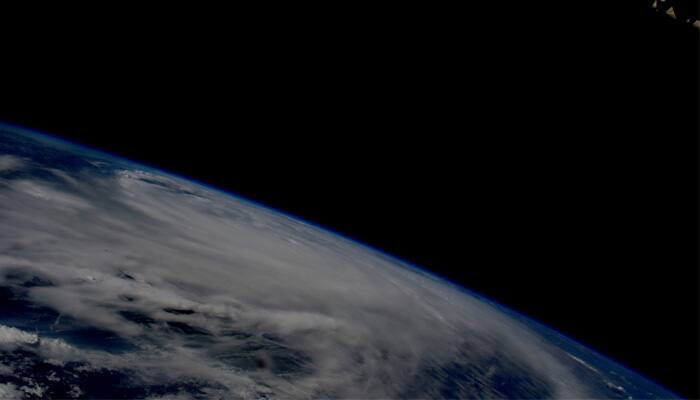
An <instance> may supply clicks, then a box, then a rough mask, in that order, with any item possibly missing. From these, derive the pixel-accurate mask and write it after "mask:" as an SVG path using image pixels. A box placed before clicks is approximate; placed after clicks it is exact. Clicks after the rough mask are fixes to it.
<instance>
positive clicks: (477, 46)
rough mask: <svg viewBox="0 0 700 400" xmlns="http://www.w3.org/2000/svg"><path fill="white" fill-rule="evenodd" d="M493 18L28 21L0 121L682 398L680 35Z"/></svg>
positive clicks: (684, 257) (532, 14)
mask: <svg viewBox="0 0 700 400" xmlns="http://www.w3.org/2000/svg"><path fill="white" fill-rule="evenodd" d="M593 3H596V2H593ZM598 3H600V2H598ZM640 3H641V4H638V6H643V7H645V6H646V5H645V4H644V3H643V2H640ZM493 4H494V5H493V8H491V7H492V5H483V4H481V5H478V6H476V5H475V6H473V7H472V6H470V8H471V9H470V10H469V12H467V11H464V10H460V11H459V12H457V11H456V10H454V11H452V10H430V12H428V11H426V10H412V11H411V12H404V11H405V10H400V11H399V10H394V9H392V10H381V11H379V10H370V11H368V10H355V11H354V12H352V13H350V12H349V11H347V12H346V11H343V12H339V11H337V10H326V11H327V14H325V17H324V18H314V17H309V15H312V14H308V13H305V12H302V14H304V16H305V17H304V18H302V17H300V18H297V17H296V16H294V17H291V16H286V14H285V12H280V13H279V15H276V19H274V21H273V20H272V18H270V19H269V20H268V18H267V17H265V15H266V14H263V16H264V17H260V16H258V17H257V18H255V19H254V22H251V21H247V20H248V19H249V16H247V15H241V14H235V15H229V14H225V13H223V12H222V13H223V14H221V15H218V16H217V17H214V15H216V12H213V13H207V12H200V13H195V14H194V15H188V17H187V19H178V18H175V17H172V16H170V15H169V14H167V15H163V14H161V13H158V14H152V15H151V14H149V16H148V17H145V16H143V14H141V13H140V12H139V13H134V14H133V15H129V16H125V17H124V18H122V19H119V18H118V19H117V22H113V21H110V22H108V21H105V20H102V19H97V20H94V21H91V22H90V23H89V24H88V25H89V26H87V27H83V26H81V27H79V28H78V27H76V26H73V25H70V24H63V23H59V24H58V25H59V26H58V27H56V28H55V29H53V30H47V31H46V32H43V33H42V34H41V35H40V36H39V37H38V38H32V39H31V40H27V43H25V42H24V40H25V39H28V38H26V37H24V36H25V35H26V34H27V32H33V31H35V30H36V29H37V28H38V27H40V26H42V24H43V23H44V20H43V19H42V21H41V22H39V21H35V22H34V24H30V25H28V26H27V25H25V26H24V28H23V29H22V30H21V31H16V32H15V33H14V35H15V36H13V39H12V40H11V41H10V42H11V43H12V44H15V45H16V46H13V47H16V49H17V50H19V51H18V52H17V54H16V55H15V54H13V55H12V56H11V57H7V58H5V59H4V60H2V61H1V62H0V65H1V66H0V68H2V71H3V73H2V76H1V77H0V85H1V86H0V112H1V114H0V120H4V121H8V122H13V123H17V124H21V125H24V126H28V127H31V128H35V129H38V130H41V131H45V132H48V133H53V134H56V135H58V136H62V137H65V138H68V139H71V140H74V141H77V142H80V143H84V144H88V145H92V146H94V147H97V148H100V149H103V150H107V151H109V152H112V153H116V154H119V155H122V156H125V157H127V158H130V159H133V160H137V161H142V162H145V163H147V164H150V165H153V166H157V167H160V168H163V169H166V170H169V171H173V172H176V173H178V174H181V175H183V176H187V177H192V178H195V179H197V180H200V181H203V182H206V183H208V184H212V185H215V186H218V187H221V188H225V189H227V190H230V191H232V192H234V193H237V194H240V195H243V196H246V197H249V198H251V199H254V200H257V201H259V202H261V203H263V204H267V205H269V206H272V207H274V208H278V209H280V210H283V211H285V212H289V213H291V214H294V215H297V216H299V217H302V218H304V219H306V220H309V221H312V222H315V223H317V224H320V225H322V226H325V227H329V228H331V229H333V230H335V231H338V232H340V233H342V234H344V235H346V236H349V237H351V238H355V239H358V240H360V241H362V242H365V243H368V244H370V245H372V246H374V247H377V248H379V249H383V250H385V251H387V252H388V253H390V254H393V255H396V256H399V257H400V258H402V259H405V260H407V261H410V262H413V263H415V264H418V265H420V266H423V267H425V268H427V269H429V270H432V271H435V272H437V273H439V274H442V275H444V276H446V277H448V278H450V279H452V280H454V281H456V282H459V283H462V284H464V285H465V286H466V287H468V288H471V289H473V290H476V291H477V292H480V293H482V294H484V295H486V296H489V297H491V298H493V299H495V300H497V301H498V302H500V303H503V304H505V305H507V306H508V307H510V308H513V309H515V310H518V311H520V312H523V313H525V314H526V315H528V316H531V317H533V318H535V319H537V320H539V321H541V322H544V323H545V324H547V325H550V326H552V327H554V328H556V329H557V330H559V331H561V332H563V333H565V334H567V335H568V336H571V337H573V338H575V339H577V340H579V341H581V342H583V343H585V344H587V345H590V346H591V347H592V348H594V349H597V350H599V351H600V352H602V353H603V354H606V355H608V356H610V357H611V358H613V359H615V360H617V361H620V362H622V363H623V364H625V365H627V366H629V367H631V368H633V369H635V370H637V371H639V372H641V373H642V374H644V375H646V376H648V377H650V378H651V379H652V380H654V381H656V382H659V383H661V384H662V385H664V386H666V387H668V388H669V389H671V390H673V391H675V392H676V393H678V394H680V395H682V396H685V397H691V398H698V397H699V394H698V376H700V371H699V369H698V352H699V350H698V341H699V337H700V334H699V332H698V316H699V314H700V313H699V310H698V281H699V277H698V239H699V238H698V205H699V200H698V150H699V143H698V107H699V104H698V71H699V67H698V31H697V30H694V29H693V28H690V27H688V26H685V25H683V24H680V23H679V22H677V21H675V20H673V19H671V18H667V17H665V16H660V15H656V14H654V13H653V12H650V11H649V12H648V11H646V9H644V8H643V7H642V8H639V9H626V8H624V7H623V6H622V5H620V7H619V8H620V9H619V10H612V9H611V7H612V6H611V5H609V4H605V5H602V4H593V5H588V6H587V8H588V9H585V10H584V8H575V7H574V6H571V8H570V9H567V10H564V9H534V8H532V9H531V8H530V7H532V5H521V6H520V8H521V9H518V10H515V9H510V8H508V9H499V8H496V5H497V4H498V2H495V3H493ZM161 11H162V10H161ZM297 11H298V10H297ZM315 11H319V10H315ZM187 12H190V11H189V10H188V11H187ZM314 15H315V14H314ZM341 15H342V16H343V17H342V18H341ZM465 15H469V16H470V17H465ZM131 17H134V18H133V19H134V20H132V18H131ZM229 17H230V18H229ZM251 18H252V17H251ZM49 19H50V18H49ZM136 19H138V21H135V20H136ZM279 20H282V21H283V22H284V23H283V24H278V21H279ZM245 21H247V22H249V24H246V25H243V22H245ZM147 31H148V32H147ZM15 39H16V40H15ZM20 39H21V40H20Z"/></svg>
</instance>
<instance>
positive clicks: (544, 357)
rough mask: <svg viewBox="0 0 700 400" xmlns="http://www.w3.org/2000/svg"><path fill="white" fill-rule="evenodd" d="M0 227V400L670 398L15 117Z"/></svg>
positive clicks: (578, 352) (313, 230)
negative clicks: (26, 127) (41, 131)
mask: <svg viewBox="0 0 700 400" xmlns="http://www.w3.org/2000/svg"><path fill="white" fill-rule="evenodd" d="M242 173H244V172H242ZM407 223H408V224H410V221H407ZM0 227H1V229H0V398H2V399H14V398H29V399H31V398H90V399H101V398H109V399H121V398H129V399H133V398H149V399H191V398H194V399H232V398H356V399H358V398H362V399H369V398H383V399H386V398H392V399H393V398H411V399H415V398H518V399H527V398H537V399H539V398H674V397H677V396H676V395H675V394H673V393H671V392H669V391H667V390H665V389H664V388H662V387H660V386H658V385H657V384H655V383H653V382H651V381H649V380H648V379H646V378H644V377H642V376H640V375H638V374H636V373H635V372H633V371H631V370H629V369H627V368H625V367H623V366H621V365H620V364H617V363H615V362H613V361H611V360H609V359H608V358H606V357H604V356H602V355H600V354H598V353H596V352H594V351H593V350H591V349H589V348H587V347H585V346H583V345H581V344H579V343H577V342H574V341H572V340H570V339H568V338H566V337H564V336H562V335H561V334H559V333H557V332H555V331H554V330H552V329H550V328H548V327H545V326H542V325H541V324H538V323H536V322H534V321H532V320H530V319H528V318H526V317H524V316H522V315H520V314H518V313H515V312H513V311H510V310H508V309H506V308H504V307H502V306H501V305H499V304H496V303H494V302H492V301H490V300H489V299H486V298H483V297H481V296H479V295H477V294H475V293H472V292H471V291H468V290H466V289H464V288H462V287H459V286H457V285H455V284H453V283H451V282H449V281H447V280H445V279H442V278H440V277H438V276H436V275H433V274H431V273H429V272H427V271H425V270H423V269H420V268H417V267H415V266H412V265H408V264H406V263H404V262H402V261H400V260H397V259H395V258H392V257H389V256H387V255H385V254H383V253H381V252H379V251H377V250H374V249H371V248H368V247H366V246H364V245H361V244H359V243H356V242H353V241H350V240H348V239H345V238H343V237H341V236H339V235H337V234H335V233H332V232H328V231H325V230H323V229H320V228H318V227H315V226H313V225H310V224H308V223H305V222H303V221H299V220H297V219H295V218H293V217H290V216H287V215H285V214H282V213H280V212H277V211H275V210H271V209H268V208H265V207H261V206H260V205H257V204H255V203H252V202H250V201H247V200H245V199H241V198H238V197H236V196H234V195H231V194H229V193H224V192H222V191H218V190H216V189H213V188H209V187H206V186H204V185H202V184H199V183H196V182H193V181H190V180H186V179H184V178H181V177H177V176H174V175H171V174H168V173H165V172H162V171H159V170H156V169H153V168H151V167H146V166H142V165H138V164H135V163H133V162H131V161H128V160H125V159H121V158H118V157H115V156H111V155H107V154H103V153H99V152H97V151H94V150H92V149H88V148H84V147H81V146H78V145H74V144H71V143H67V142H63V141H61V140H59V139H56V138H53V137H50V136H46V135H43V134H38V133H35V132H29V131H26V130H23V129H19V128H16V127H12V126H5V125H0ZM455 261H456V262H460V263H463V262H467V261H460V260H455ZM473 267H474V268H478V266H473ZM642 351H643V350H642Z"/></svg>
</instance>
